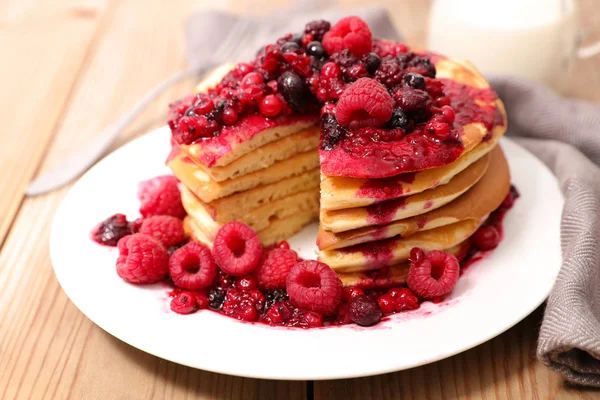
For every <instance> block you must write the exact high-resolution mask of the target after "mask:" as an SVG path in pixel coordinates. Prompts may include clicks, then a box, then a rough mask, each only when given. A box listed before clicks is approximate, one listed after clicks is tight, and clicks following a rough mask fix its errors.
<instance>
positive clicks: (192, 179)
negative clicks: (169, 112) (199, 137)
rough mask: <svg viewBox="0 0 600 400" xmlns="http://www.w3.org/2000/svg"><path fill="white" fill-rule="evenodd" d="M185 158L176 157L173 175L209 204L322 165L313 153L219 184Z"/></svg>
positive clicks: (172, 163) (171, 161)
mask: <svg viewBox="0 0 600 400" xmlns="http://www.w3.org/2000/svg"><path fill="white" fill-rule="evenodd" d="M184 157H185V156H183V155H182V154H178V155H176V156H175V157H174V158H172V159H171V160H170V161H169V167H170V168H171V170H172V171H173V174H174V175H175V176H176V177H177V178H178V179H179V180H180V181H181V182H182V183H183V184H184V185H185V186H186V187H187V188H188V189H190V190H191V191H192V192H193V193H194V194H195V195H196V196H198V197H199V198H200V199H201V200H202V201H203V202H205V203H210V202H211V201H213V200H216V199H220V198H223V197H226V196H229V195H231V194H233V193H237V192H242V191H244V190H248V189H252V188H255V187H257V186H260V185H268V184H270V183H273V182H277V181H280V180H282V179H285V178H289V177H292V176H296V175H300V174H302V173H304V172H306V171H310V170H312V169H314V168H317V167H318V166H319V156H318V154H317V152H316V151H314V150H310V151H306V152H304V153H300V154H298V155H297V156H294V157H291V158H288V159H287V160H283V161H279V162H276V163H275V164H273V165H271V166H270V167H268V168H264V169H261V170H258V171H254V172H252V173H250V174H247V175H243V176H240V177H238V178H236V179H227V180H225V181H222V182H215V181H214V180H212V179H211V178H210V176H208V174H207V173H206V172H204V171H203V170H201V169H199V168H198V167H197V166H196V164H194V163H193V162H189V161H186V160H185V158H184Z"/></svg>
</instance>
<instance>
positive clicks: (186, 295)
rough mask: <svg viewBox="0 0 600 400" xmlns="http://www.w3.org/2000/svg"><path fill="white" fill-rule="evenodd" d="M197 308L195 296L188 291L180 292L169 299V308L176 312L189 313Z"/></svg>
mask: <svg viewBox="0 0 600 400" xmlns="http://www.w3.org/2000/svg"><path fill="white" fill-rule="evenodd" d="M197 309H198V303H197V301H196V296H195V295H194V294H193V293H190V292H181V293H179V294H178V295H176V296H175V297H173V300H171V310H172V311H175V312H176V313H177V314H191V313H193V312H196V310H197Z"/></svg>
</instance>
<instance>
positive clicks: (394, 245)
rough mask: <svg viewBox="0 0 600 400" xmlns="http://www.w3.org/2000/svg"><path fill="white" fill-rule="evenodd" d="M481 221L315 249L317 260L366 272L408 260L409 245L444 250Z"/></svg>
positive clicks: (345, 269)
mask: <svg viewBox="0 0 600 400" xmlns="http://www.w3.org/2000/svg"><path fill="white" fill-rule="evenodd" d="M481 222H483V221H474V220H471V219H469V220H465V221H459V222H455V223H453V224H450V225H445V226H442V227H439V228H435V229H430V230H428V231H421V232H417V233H415V234H414V235H411V236H409V237H407V238H400V237H395V238H391V239H384V240H378V241H376V242H370V243H363V244H359V245H356V246H352V247H346V248H344V249H337V250H326V251H321V252H319V261H322V262H324V263H325V264H327V265H329V266H330V267H331V268H332V269H333V270H334V271H336V272H354V271H369V270H373V269H379V268H382V267H387V266H390V265H394V264H398V263H400V262H402V261H405V260H407V259H408V256H409V254H410V250H411V249H412V248H413V247H420V248H422V249H423V250H446V249H449V248H451V247H453V246H456V245H457V244H459V243H461V242H462V241H464V240H466V239H467V238H468V237H469V236H471V235H472V234H473V233H474V232H475V231H476V230H477V228H479V225H480V224H481Z"/></svg>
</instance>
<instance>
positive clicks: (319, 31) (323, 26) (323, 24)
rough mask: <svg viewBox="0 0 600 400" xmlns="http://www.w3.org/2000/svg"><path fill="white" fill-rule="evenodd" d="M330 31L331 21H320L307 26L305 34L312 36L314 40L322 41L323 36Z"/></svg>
mask: <svg viewBox="0 0 600 400" xmlns="http://www.w3.org/2000/svg"><path fill="white" fill-rule="evenodd" d="M329 29H331V24H330V23H329V21H325V20H322V19H319V20H316V21H311V22H309V23H308V24H306V27H305V28H304V33H306V34H310V35H312V37H313V39H314V40H321V39H323V35H325V33H327V31H329Z"/></svg>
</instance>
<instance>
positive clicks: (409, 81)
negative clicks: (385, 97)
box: [402, 72, 425, 90]
mask: <svg viewBox="0 0 600 400" xmlns="http://www.w3.org/2000/svg"><path fill="white" fill-rule="evenodd" d="M402 80H403V81H404V84H405V85H406V86H409V87H412V88H415V89H421V90H425V78H424V77H423V75H421V74H416V73H414V72H409V73H407V74H406V75H404V77H403V78H402Z"/></svg>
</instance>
